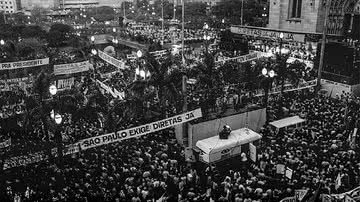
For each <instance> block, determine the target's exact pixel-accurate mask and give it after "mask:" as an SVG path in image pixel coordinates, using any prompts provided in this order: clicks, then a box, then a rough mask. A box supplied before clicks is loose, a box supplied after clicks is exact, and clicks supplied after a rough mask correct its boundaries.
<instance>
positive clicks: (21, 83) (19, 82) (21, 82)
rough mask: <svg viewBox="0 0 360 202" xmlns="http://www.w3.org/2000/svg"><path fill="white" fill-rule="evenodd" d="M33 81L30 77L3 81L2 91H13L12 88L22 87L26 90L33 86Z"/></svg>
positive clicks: (0, 87)
mask: <svg viewBox="0 0 360 202" xmlns="http://www.w3.org/2000/svg"><path fill="white" fill-rule="evenodd" d="M32 82H33V80H32V79H31V78H29V77H22V78H14V79H1V80H0V91H11V90H12V88H15V87H20V88H21V89H23V90H25V89H26V88H28V87H31V86H32Z"/></svg>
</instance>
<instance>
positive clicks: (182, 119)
mask: <svg viewBox="0 0 360 202" xmlns="http://www.w3.org/2000/svg"><path fill="white" fill-rule="evenodd" d="M201 117H202V113H201V109H196V110H193V111H189V112H186V113H184V114H180V115H177V116H173V117H170V118H167V119H163V120H160V121H155V122H152V123H149V124H145V125H142V126H138V127H134V128H130V129H125V130H121V131H117V132H115V133H108V134H104V135H99V136H96V137H91V138H87V139H84V140H81V141H79V143H80V147H81V149H82V150H86V149H90V148H93V147H98V146H101V145H106V144H111V143H114V142H120V141H122V140H126V139H130V138H135V137H140V136H142V135H146V134H149V133H153V132H156V131H160V130H163V129H166V128H170V127H173V126H176V125H179V124H182V123H186V122H189V121H192V120H195V119H197V118H201Z"/></svg>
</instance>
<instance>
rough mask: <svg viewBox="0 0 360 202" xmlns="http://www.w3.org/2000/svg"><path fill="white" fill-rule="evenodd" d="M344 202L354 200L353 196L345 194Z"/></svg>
mask: <svg viewBox="0 0 360 202" xmlns="http://www.w3.org/2000/svg"><path fill="white" fill-rule="evenodd" d="M345 202H355V200H354V199H353V198H351V197H350V196H348V195H346V196H345Z"/></svg>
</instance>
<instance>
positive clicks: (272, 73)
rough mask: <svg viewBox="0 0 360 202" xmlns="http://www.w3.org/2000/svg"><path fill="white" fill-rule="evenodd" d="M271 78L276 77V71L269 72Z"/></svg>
mask: <svg viewBox="0 0 360 202" xmlns="http://www.w3.org/2000/svg"><path fill="white" fill-rule="evenodd" d="M269 76H270V78H273V77H274V76H275V72H274V70H270V71H269Z"/></svg>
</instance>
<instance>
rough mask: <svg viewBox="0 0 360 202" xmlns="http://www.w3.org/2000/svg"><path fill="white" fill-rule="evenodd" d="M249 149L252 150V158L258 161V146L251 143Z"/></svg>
mask: <svg viewBox="0 0 360 202" xmlns="http://www.w3.org/2000/svg"><path fill="white" fill-rule="evenodd" d="M249 150H250V159H251V160H252V161H254V162H256V146H255V145H253V144H252V143H250V144H249Z"/></svg>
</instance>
